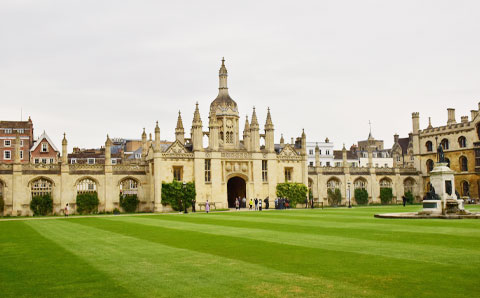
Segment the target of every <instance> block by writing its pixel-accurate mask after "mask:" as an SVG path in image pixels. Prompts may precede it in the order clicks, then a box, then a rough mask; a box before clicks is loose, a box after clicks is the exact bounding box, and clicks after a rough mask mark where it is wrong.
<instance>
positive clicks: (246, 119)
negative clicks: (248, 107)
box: [243, 115, 250, 134]
mask: <svg viewBox="0 0 480 298" xmlns="http://www.w3.org/2000/svg"><path fill="white" fill-rule="evenodd" d="M249 132H250V124H249V123H248V115H247V116H246V117H245V127H244V128H243V133H244V134H245V133H249Z"/></svg>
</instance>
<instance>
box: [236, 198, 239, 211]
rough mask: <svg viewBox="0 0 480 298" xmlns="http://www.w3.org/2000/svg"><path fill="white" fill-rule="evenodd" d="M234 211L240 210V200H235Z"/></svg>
mask: <svg viewBox="0 0 480 298" xmlns="http://www.w3.org/2000/svg"><path fill="white" fill-rule="evenodd" d="M235 210H237V211H238V210H240V198H237V199H235Z"/></svg>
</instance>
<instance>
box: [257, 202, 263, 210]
mask: <svg viewBox="0 0 480 298" xmlns="http://www.w3.org/2000/svg"><path fill="white" fill-rule="evenodd" d="M258 210H259V211H262V200H258Z"/></svg>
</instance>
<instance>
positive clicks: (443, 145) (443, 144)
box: [440, 139, 449, 150]
mask: <svg viewBox="0 0 480 298" xmlns="http://www.w3.org/2000/svg"><path fill="white" fill-rule="evenodd" d="M440 144H441V145H442V147H443V150H448V148H449V143H448V139H443V140H442V142H441V143H440Z"/></svg>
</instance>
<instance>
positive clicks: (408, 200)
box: [405, 191, 415, 204]
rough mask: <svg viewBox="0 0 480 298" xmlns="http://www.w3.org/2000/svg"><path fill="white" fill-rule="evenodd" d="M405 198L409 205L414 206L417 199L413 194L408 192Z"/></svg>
mask: <svg viewBox="0 0 480 298" xmlns="http://www.w3.org/2000/svg"><path fill="white" fill-rule="evenodd" d="M405 198H406V199H407V203H409V204H413V201H414V200H415V197H414V196H413V194H412V193H411V192H410V191H407V192H406V193H405Z"/></svg>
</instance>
